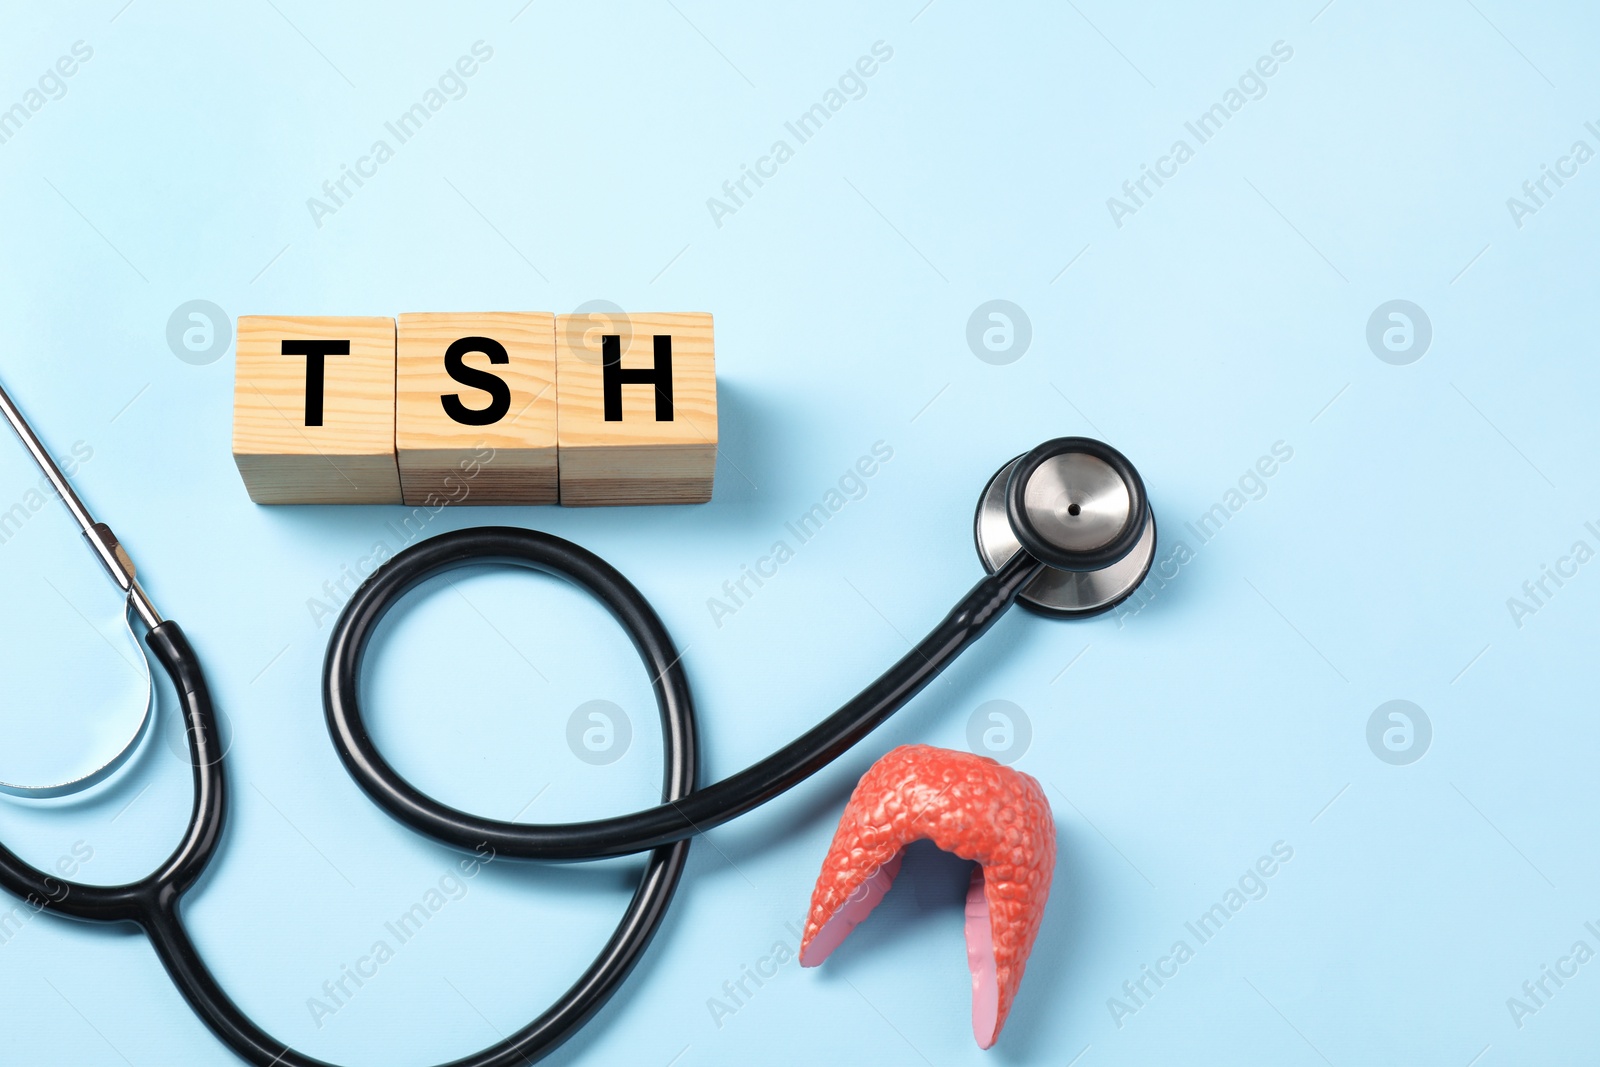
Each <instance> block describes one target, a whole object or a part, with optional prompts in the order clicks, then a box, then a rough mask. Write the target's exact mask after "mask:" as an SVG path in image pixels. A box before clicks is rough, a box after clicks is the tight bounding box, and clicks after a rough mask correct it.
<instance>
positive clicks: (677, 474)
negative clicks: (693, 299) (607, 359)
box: [556, 312, 717, 507]
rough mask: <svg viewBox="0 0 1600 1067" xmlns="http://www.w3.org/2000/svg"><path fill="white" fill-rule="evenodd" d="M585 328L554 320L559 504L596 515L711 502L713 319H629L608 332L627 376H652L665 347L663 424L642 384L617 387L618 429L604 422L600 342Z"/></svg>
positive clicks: (670, 315)
mask: <svg viewBox="0 0 1600 1067" xmlns="http://www.w3.org/2000/svg"><path fill="white" fill-rule="evenodd" d="M589 319H590V317H589V316H586V315H559V316H557V317H556V369H557V382H558V390H557V404H558V406H559V409H560V418H559V423H558V429H557V439H558V443H559V457H558V460H559V467H560V475H561V503H562V504H563V505H567V506H569V507H595V506H605V505H628V504H700V503H704V502H705V501H707V500H710V499H711V491H712V485H713V481H714V479H715V474H716V466H717V376H716V355H715V345H714V339H713V331H712V320H711V316H710V315H709V314H705V313H703V312H656V313H636V314H635V313H630V314H629V315H628V316H627V319H626V320H625V321H622V322H618V323H613V324H612V326H614V327H615V330H614V331H613V332H614V333H615V335H616V336H617V337H618V338H619V342H618V345H619V348H620V350H621V356H622V367H623V368H624V369H629V368H636V369H648V368H650V367H652V366H654V364H655V354H654V337H655V336H656V335H658V334H662V335H668V336H670V337H671V338H672V399H673V418H672V421H670V422H666V421H657V419H656V395H655V387H654V386H652V385H650V384H648V383H638V384H635V383H625V384H623V385H622V387H621V390H622V419H621V421H613V422H607V421H606V420H605V390H604V374H603V368H602V365H601V349H602V341H601V336H602V334H601V333H600V332H599V331H597V330H592V329H588V327H589V326H590V321H589ZM609 328H610V327H607V329H609ZM586 330H587V332H586Z"/></svg>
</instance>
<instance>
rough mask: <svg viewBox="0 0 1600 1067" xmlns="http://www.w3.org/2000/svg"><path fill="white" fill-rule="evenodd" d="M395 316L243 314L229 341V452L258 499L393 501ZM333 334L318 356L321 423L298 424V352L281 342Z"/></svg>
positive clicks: (301, 400) (302, 372) (302, 400)
mask: <svg viewBox="0 0 1600 1067" xmlns="http://www.w3.org/2000/svg"><path fill="white" fill-rule="evenodd" d="M394 328H395V327H394V320H393V319H391V318H366V317H332V316H328V317H317V316H273V315H242V316H240V317H239V321H238V329H237V333H236V336H237V341H236V343H235V362H234V389H233V458H234V462H235V463H236V464H237V465H238V467H239V474H240V475H241V476H242V477H243V478H244V483H245V487H246V489H247V490H248V491H249V493H250V499H252V500H254V501H256V502H257V503H258V504H397V503H399V502H400V476H399V471H398V468H397V466H396V463H395V450H394V397H395V385H394V336H395V335H394ZM327 339H339V340H348V341H349V343H350V352H349V355H330V356H327V357H326V358H325V359H324V360H323V363H324V373H323V400H322V424H321V425H307V412H306V406H307V399H306V365H307V357H306V356H303V355H284V354H283V347H282V346H283V342H284V341H308V340H327Z"/></svg>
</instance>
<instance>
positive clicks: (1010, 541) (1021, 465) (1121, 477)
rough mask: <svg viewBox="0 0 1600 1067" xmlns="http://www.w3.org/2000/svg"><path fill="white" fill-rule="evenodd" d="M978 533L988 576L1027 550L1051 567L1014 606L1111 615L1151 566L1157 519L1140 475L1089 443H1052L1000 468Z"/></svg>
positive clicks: (1065, 614)
mask: <svg viewBox="0 0 1600 1067" xmlns="http://www.w3.org/2000/svg"><path fill="white" fill-rule="evenodd" d="M974 525H975V537H976V540H977V545H978V556H979V558H981V559H982V560H983V566H984V568H985V569H986V570H987V571H989V573H991V574H993V573H994V572H995V571H996V570H998V569H999V568H1000V567H1002V566H1003V565H1004V564H1005V563H1006V561H1007V560H1009V559H1010V558H1011V557H1012V556H1013V555H1015V554H1016V553H1017V552H1018V551H1020V550H1023V549H1026V550H1027V551H1028V552H1029V553H1030V554H1031V555H1033V556H1034V557H1035V558H1037V559H1039V560H1040V561H1041V562H1043V563H1045V564H1046V565H1047V567H1046V569H1045V570H1044V571H1043V572H1042V573H1041V574H1040V575H1039V576H1038V577H1037V578H1035V579H1034V580H1033V581H1032V582H1030V583H1029V584H1028V585H1027V586H1026V587H1025V588H1024V589H1023V591H1022V593H1021V595H1020V596H1018V597H1017V602H1018V603H1019V604H1021V605H1022V606H1023V607H1026V608H1028V609H1029V610H1031V611H1034V612H1037V613H1038V614H1041V615H1052V616H1056V617H1058V618H1083V617H1086V616H1090V615H1098V614H1100V613H1101V612H1104V611H1109V610H1111V609H1112V608H1114V607H1116V606H1117V605H1118V604H1120V603H1121V602H1122V601H1124V600H1126V599H1127V598H1128V597H1129V596H1130V595H1132V593H1133V591H1134V590H1135V589H1137V588H1138V586H1139V583H1140V582H1142V581H1144V577H1145V575H1146V574H1148V573H1149V572H1150V564H1151V561H1152V560H1153V559H1154V558H1155V550H1156V522H1155V515H1154V513H1153V512H1152V511H1151V510H1150V504H1149V500H1148V499H1147V497H1146V496H1145V491H1144V482H1143V480H1142V479H1140V477H1139V472H1138V471H1137V470H1135V469H1134V467H1133V465H1132V464H1131V463H1129V462H1128V460H1127V457H1125V456H1123V455H1122V453H1120V452H1118V451H1117V450H1116V449H1114V448H1112V447H1111V446H1110V445H1107V444H1104V443H1103V442H1100V441H1096V440H1094V439H1092V438H1088V437H1058V438H1056V439H1054V440H1051V441H1046V442H1045V443H1044V444H1042V445H1039V446H1038V447H1037V448H1035V449H1033V450H1032V451H1031V452H1028V453H1026V454H1024V455H1021V456H1018V457H1017V458H1016V459H1014V460H1012V461H1011V462H1010V463H1008V464H1006V465H1005V466H1004V467H1002V468H1000V470H999V471H997V472H995V475H994V477H992V478H990V479H989V484H988V485H986V486H984V489H983V494H982V496H980V497H979V499H978V511H977V516H976V518H975V524H974Z"/></svg>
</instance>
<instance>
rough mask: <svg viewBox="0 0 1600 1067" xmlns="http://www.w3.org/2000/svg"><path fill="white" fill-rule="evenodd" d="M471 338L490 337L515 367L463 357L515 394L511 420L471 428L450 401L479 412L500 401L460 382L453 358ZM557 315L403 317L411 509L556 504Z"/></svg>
mask: <svg viewBox="0 0 1600 1067" xmlns="http://www.w3.org/2000/svg"><path fill="white" fill-rule="evenodd" d="M463 337H485V338H489V339H491V340H493V341H496V342H498V343H499V344H500V345H501V347H503V348H504V350H505V354H506V357H507V362H505V363H502V364H493V363H491V362H490V360H489V356H488V355H487V354H485V353H483V352H472V353H469V354H465V355H463V357H462V358H463V361H464V363H465V365H466V366H467V367H469V368H472V369H475V370H483V371H488V372H490V373H492V374H494V375H495V376H496V377H497V378H499V379H500V380H501V381H503V382H505V384H506V386H507V388H508V389H509V392H510V405H509V407H508V408H507V409H506V413H505V414H504V415H503V416H502V417H500V418H499V419H498V420H496V421H495V422H493V423H491V424H488V425H484V426H473V425H463V424H462V423H460V422H457V421H456V420H455V419H453V418H451V417H450V415H449V414H448V413H447V412H446V410H445V404H444V401H443V400H442V399H441V398H443V397H446V396H453V397H456V398H457V401H458V402H459V403H460V404H461V405H463V406H464V407H465V408H467V409H469V410H472V411H477V410H483V409H486V408H489V407H491V406H492V403H493V397H492V396H491V395H490V394H489V393H488V392H486V391H485V390H483V389H481V388H478V387H476V386H473V385H464V384H463V383H461V382H459V381H457V380H456V379H455V378H453V377H451V375H450V374H449V372H448V371H447V370H446V366H445V353H446V351H447V350H448V349H449V348H450V346H451V345H452V344H453V343H455V342H456V341H457V340H458V339H460V338H463ZM556 417H557V400H556V345H555V316H554V315H553V314H551V313H550V312H547V311H537V312H479V313H468V312H421V313H414V314H405V315H401V316H400V318H399V324H398V329H397V332H396V401H395V448H396V453H397V455H398V462H399V469H400V487H401V493H402V495H403V497H404V499H405V502H406V503H407V504H429V505H437V504H440V503H450V504H554V503H555V502H556V498H557V466H556Z"/></svg>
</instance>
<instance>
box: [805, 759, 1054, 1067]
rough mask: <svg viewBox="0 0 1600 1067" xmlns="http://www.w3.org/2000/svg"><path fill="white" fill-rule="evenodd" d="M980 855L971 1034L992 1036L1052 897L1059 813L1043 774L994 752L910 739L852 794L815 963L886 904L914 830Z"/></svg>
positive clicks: (826, 882) (815, 936) (820, 920)
mask: <svg viewBox="0 0 1600 1067" xmlns="http://www.w3.org/2000/svg"><path fill="white" fill-rule="evenodd" d="M921 840H928V841H932V842H933V843H934V844H935V845H937V846H938V847H939V848H941V849H943V850H945V851H946V852H950V853H953V854H955V855H957V856H960V857H961V858H963V859H968V860H972V861H974V862H975V863H977V865H978V866H977V868H976V869H975V870H974V872H973V877H972V884H971V888H970V890H969V892H968V897H967V906H966V940H967V959H968V964H969V967H970V969H971V972H972V1029H973V1037H974V1038H975V1039H976V1040H977V1042H978V1045H979V1046H980V1047H982V1048H988V1047H990V1046H991V1045H993V1044H994V1042H995V1039H996V1038H998V1037H999V1035H1000V1029H1001V1027H1003V1026H1004V1025H1005V1021H1006V1016H1007V1015H1009V1014H1010V1012H1011V1007H1012V1004H1013V1003H1014V1002H1015V1000H1016V996H1017V989H1018V987H1019V986H1020V985H1021V983H1022V973H1023V971H1024V969H1025V968H1026V967H1027V963H1028V953H1029V952H1030V951H1031V950H1032V949H1033V942H1034V939H1035V938H1036V937H1037V936H1038V934H1039V926H1040V923H1041V922H1042V921H1043V919H1044V908H1045V902H1046V900H1047V899H1048V898H1049V896H1050V880H1051V876H1052V874H1053V873H1054V870H1055V860H1056V834H1055V820H1054V819H1053V818H1052V817H1051V814H1050V804H1049V802H1048V801H1047V800H1046V799H1045V795H1044V790H1043V789H1041V788H1040V786H1039V783H1038V782H1037V781H1035V780H1034V779H1033V778H1032V777H1030V776H1029V775H1026V774H1023V773H1022V772H1021V771H1016V770H1012V769H1011V768H1010V767H1007V766H1005V765H1003V764H1000V763H997V762H995V761H994V760H992V759H990V758H989V757H987V756H976V755H973V754H972V753H969V752H956V751H952V750H950V749H943V748H935V747H933V746H931V745H902V746H901V747H899V748H896V749H894V750H892V751H890V752H889V753H888V754H886V755H885V756H884V757H883V758H882V759H880V760H878V762H877V763H874V764H873V765H872V767H871V768H870V769H868V771H867V773H866V774H865V775H863V776H862V778H861V781H860V782H859V783H857V785H856V788H855V791H854V792H853V793H851V795H850V801H849V803H848V804H846V805H845V810H844V814H843V816H841V818H840V820H839V829H838V830H837V831H836V832H835V833H834V837H833V843H832V845H830V846H829V848H828V854H827V856H826V858H825V859H824V860H823V863H822V873H821V874H819V875H818V876H817V885H816V888H815V889H814V890H813V891H812V894H811V910H810V913H809V914H808V915H807V917H806V926H805V935H804V937H803V939H802V941H801V944H800V962H801V964H802V965H804V966H807V967H815V966H816V965H817V964H819V963H821V962H822V961H823V960H824V959H826V958H827V957H828V955H829V954H830V953H832V952H833V950H834V949H835V948H837V947H838V946H839V944H840V943H841V942H842V941H844V939H845V937H846V935H848V934H849V932H850V931H851V930H852V929H853V928H854V927H855V926H856V925H857V924H858V923H860V922H861V921H862V920H863V919H865V918H866V917H867V915H868V914H869V913H870V912H871V911H872V909H873V908H874V907H876V906H877V904H878V902H879V901H880V900H882V899H883V897H884V894H886V893H887V892H888V891H889V886H890V884H891V883H892V882H893V880H894V876H895V875H896V874H897V873H898V872H899V869H900V860H901V855H902V852H903V850H904V849H905V847H906V846H907V845H909V844H911V843H912V842H913V841H921Z"/></svg>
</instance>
